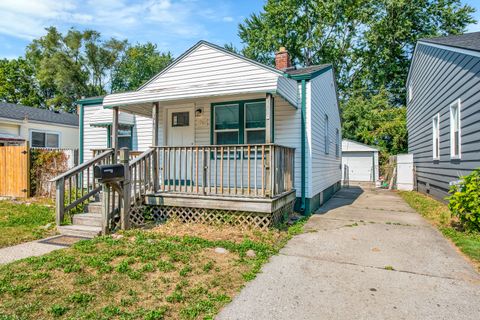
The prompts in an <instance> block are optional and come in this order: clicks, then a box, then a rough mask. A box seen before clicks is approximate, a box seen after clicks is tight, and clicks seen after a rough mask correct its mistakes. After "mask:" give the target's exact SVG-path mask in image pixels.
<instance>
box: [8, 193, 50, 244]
mask: <svg viewBox="0 0 480 320" xmlns="http://www.w3.org/2000/svg"><path fill="white" fill-rule="evenodd" d="M31 201H35V199H33V200H31ZM54 221H55V215H54V208H53V206H51V205H47V204H44V203H41V202H40V203H35V202H20V201H19V202H17V201H12V200H3V201H0V248H2V247H7V246H11V245H15V244H18V243H21V242H26V241H31V240H36V239H41V238H44V237H47V236H49V235H53V234H54V233H55V230H54V229H55V226H54Z"/></svg>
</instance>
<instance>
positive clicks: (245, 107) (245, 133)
mask: <svg viewBox="0 0 480 320" xmlns="http://www.w3.org/2000/svg"><path fill="white" fill-rule="evenodd" d="M258 102H262V101H255V102H252V101H246V102H245V103H244V104H243V108H244V109H243V114H244V115H245V116H244V117H243V128H244V130H243V131H244V133H243V134H244V137H243V141H245V142H246V143H247V144H249V143H248V141H247V134H248V132H249V131H264V132H265V137H266V136H267V101H266V100H265V126H264V127H258V128H247V104H252V103H258Z"/></svg>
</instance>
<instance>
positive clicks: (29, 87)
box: [0, 58, 41, 106]
mask: <svg viewBox="0 0 480 320" xmlns="http://www.w3.org/2000/svg"><path fill="white" fill-rule="evenodd" d="M0 101H3V102H10V103H20V104H24V105H33V106H38V105H40V103H41V98H40V96H39V95H38V90H37V86H36V80H35V75H34V70H33V68H32V67H31V66H30V65H28V64H27V62H26V61H25V59H23V58H18V59H12V60H8V59H2V60H0Z"/></svg>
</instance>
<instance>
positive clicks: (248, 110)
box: [212, 100, 266, 144]
mask: <svg viewBox="0 0 480 320" xmlns="http://www.w3.org/2000/svg"><path fill="white" fill-rule="evenodd" d="M213 117H214V118H213V122H214V126H213V141H212V143H214V144H239V143H240V144H242V143H248V144H261V143H265V135H266V133H265V126H266V110H265V101H264V100H263V101H240V102H235V103H227V104H217V105H213Z"/></svg>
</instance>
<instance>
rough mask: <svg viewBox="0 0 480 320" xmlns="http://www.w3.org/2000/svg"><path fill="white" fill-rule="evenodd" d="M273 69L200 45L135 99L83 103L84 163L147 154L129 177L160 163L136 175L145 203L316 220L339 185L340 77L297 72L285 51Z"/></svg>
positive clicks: (118, 96)
mask: <svg viewBox="0 0 480 320" xmlns="http://www.w3.org/2000/svg"><path fill="white" fill-rule="evenodd" d="M275 60H276V68H272V67H270V66H267V65H264V64H261V63H258V62H256V61H253V60H250V59H247V58H245V57H243V56H241V55H238V54H235V53H232V52H230V51H227V50H225V49H224V48H222V47H219V46H217V45H214V44H211V43H208V42H206V41H200V42H198V43H197V44H195V45H194V46H193V47H191V48H190V49H189V50H187V51H186V52H185V53H183V54H182V55H181V56H180V57H178V58H177V59H176V60H175V61H174V62H173V63H172V64H171V65H169V66H168V67H167V68H165V69H164V70H163V71H161V72H160V73H159V74H158V75H156V76H155V77H153V78H152V79H151V80H150V81H148V82H147V83H145V84H144V85H143V86H142V87H140V88H139V89H138V90H135V91H131V92H124V93H115V94H109V95H107V96H105V97H93V98H87V99H83V100H80V101H79V102H78V103H79V106H80V157H81V161H83V162H84V163H87V160H92V161H89V162H88V163H87V165H92V163H94V162H95V161H99V160H98V158H93V157H94V156H95V155H98V154H99V153H98V152H96V153H95V152H94V150H95V149H106V148H109V147H111V148H114V149H118V148H120V147H122V146H126V147H129V148H130V149H132V150H138V151H142V152H144V153H143V154H142V155H141V156H140V157H139V158H137V160H133V161H132V170H133V167H134V166H135V165H136V164H138V163H140V161H143V160H141V159H153V160H148V161H146V160H145V161H146V162H145V166H144V167H143V169H141V170H140V171H139V172H138V174H139V175H140V176H141V177H144V180H142V183H143V181H147V182H148V183H149V185H148V187H145V190H146V189H148V190H150V191H148V192H146V193H145V194H142V196H144V197H145V200H144V202H145V203H147V204H162V206H168V207H169V208H171V207H175V206H182V207H195V206H196V207H197V208H199V207H201V208H207V209H215V210H219V209H222V210H224V209H227V210H236V211H238V212H240V211H241V212H251V211H255V212H260V211H262V210H265V212H269V213H272V212H277V211H278V210H279V209H281V208H282V206H285V205H287V204H288V203H290V204H292V203H293V202H295V208H296V209H297V210H298V211H301V212H303V213H305V214H308V213H311V212H314V211H315V210H316V209H317V208H318V207H319V206H320V205H321V204H322V203H323V202H325V201H326V200H327V199H328V198H329V197H331V195H332V194H333V193H334V192H336V191H337V190H338V189H339V187H340V181H341V178H342V171H341V126H340V114H339V108H338V101H337V93H336V84H335V77H334V73H333V70H332V66H331V65H329V64H328V65H315V66H310V67H306V68H301V69H296V68H295V67H292V66H291V65H290V59H289V56H288V52H287V51H286V50H285V49H284V48H281V49H280V51H279V52H278V53H277V55H276V59H275ZM92 150H93V151H92ZM148 157H150V158H148ZM95 159H97V160H95ZM149 161H150V162H149ZM155 163H156V164H157V165H158V168H157V167H155ZM87 165H85V168H86V166H87ZM151 166H153V169H152V167H151ZM85 168H83V167H82V168H80V169H79V170H86V169H85ZM142 170H143V171H142ZM152 170H153V172H154V174H153V176H154V177H153V178H152V177H151V176H150V173H151V172H152ZM156 170H158V173H155V172H157V171H156ZM135 174H136V173H135ZM133 179H134V180H135V181H137V180H138V179H137V178H133ZM135 183H136V182H135ZM94 191H95V190H94ZM92 192H93V191H92ZM142 192H143V191H142ZM180 198H181V200H179V199H180ZM192 199H194V200H192ZM212 200H213V201H212ZM226 201H231V202H229V203H228V204H226ZM167 203H168V205H167ZM265 208H267V209H265ZM160 210H161V212H164V211H162V210H163V209H160ZM168 210H169V209H168ZM278 212H279V211H278Z"/></svg>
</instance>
